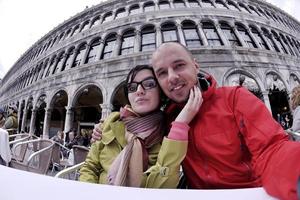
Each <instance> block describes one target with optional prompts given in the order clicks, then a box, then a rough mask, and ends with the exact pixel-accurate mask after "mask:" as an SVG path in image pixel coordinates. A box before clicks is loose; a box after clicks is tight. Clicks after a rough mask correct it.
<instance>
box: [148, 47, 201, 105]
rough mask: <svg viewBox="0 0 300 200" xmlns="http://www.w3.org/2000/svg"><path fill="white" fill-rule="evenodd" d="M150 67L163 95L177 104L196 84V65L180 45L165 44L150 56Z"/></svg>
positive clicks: (184, 98)
mask: <svg viewBox="0 0 300 200" xmlns="http://www.w3.org/2000/svg"><path fill="white" fill-rule="evenodd" d="M151 61H152V65H153V68H154V72H155V75H156V77H157V80H158V83H159V84H160V86H161V88H162V90H163V91H164V93H165V94H166V95H167V96H168V97H169V98H170V99H172V100H173V101H175V102H177V103H181V102H185V101H186V100H187V98H188V96H189V92H190V89H191V88H192V87H193V86H194V85H195V84H197V82H198V80H197V73H198V69H199V65H198V63H197V62H196V61H195V60H194V59H192V58H191V56H190V55H189V53H188V52H187V51H186V50H185V49H184V48H183V47H181V46H180V45H178V44H175V43H166V44H163V45H162V46H160V48H159V49H157V51H156V52H155V53H154V54H153V56H152V60H151Z"/></svg>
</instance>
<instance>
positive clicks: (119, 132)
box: [102, 120, 127, 148]
mask: <svg viewBox="0 0 300 200" xmlns="http://www.w3.org/2000/svg"><path fill="white" fill-rule="evenodd" d="M109 126H110V130H109V131H107V132H105V133H103V135H102V142H103V144H105V145H108V144H109V143H111V142H112V141H113V140H114V139H115V138H116V140H117V141H118V143H119V144H120V145H121V146H122V147H123V148H124V147H125V146H126V144H127V142H126V139H125V125H124V123H123V122H122V121H119V120H118V121H115V122H111V123H110V124H109Z"/></svg>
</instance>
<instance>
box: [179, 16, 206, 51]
mask: <svg viewBox="0 0 300 200" xmlns="http://www.w3.org/2000/svg"><path fill="white" fill-rule="evenodd" d="M182 30H183V34H184V37H185V42H186V46H187V47H189V48H195V47H200V46H202V45H203V43H202V41H201V40H200V37H199V34H198V30H197V26H196V25H195V24H194V23H192V22H189V21H188V22H183V23H182Z"/></svg>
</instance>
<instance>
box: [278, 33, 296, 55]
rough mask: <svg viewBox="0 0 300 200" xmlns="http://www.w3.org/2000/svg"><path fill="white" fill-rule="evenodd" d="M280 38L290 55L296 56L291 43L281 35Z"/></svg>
mask: <svg viewBox="0 0 300 200" xmlns="http://www.w3.org/2000/svg"><path fill="white" fill-rule="evenodd" d="M280 38H281V40H282V42H283V44H285V46H286V47H287V49H286V50H287V51H288V52H289V54H291V55H292V56H295V54H294V52H293V50H292V47H291V44H290V43H289V41H288V40H287V39H286V38H285V37H284V36H283V35H282V34H280Z"/></svg>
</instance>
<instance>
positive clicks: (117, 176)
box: [107, 106, 163, 187]
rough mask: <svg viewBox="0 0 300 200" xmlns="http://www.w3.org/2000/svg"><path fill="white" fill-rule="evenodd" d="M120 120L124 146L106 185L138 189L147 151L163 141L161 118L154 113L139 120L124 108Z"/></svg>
mask: <svg viewBox="0 0 300 200" xmlns="http://www.w3.org/2000/svg"><path fill="white" fill-rule="evenodd" d="M120 116H121V120H122V121H123V122H124V124H125V138H126V141H127V145H126V146H125V147H124V149H123V150H122V151H121V152H120V154H119V155H118V156H117V157H116V159H115V160H114V161H113V163H112V165H111V167H110V169H109V172H108V177H107V178H108V183H109V184H111V185H122V186H131V187H140V185H141V180H142V176H143V172H144V171H146V170H147V168H148V152H147V149H148V148H150V147H152V146H153V145H155V144H157V143H160V142H161V141H162V138H163V133H162V132H163V129H162V127H163V123H162V120H163V114H162V112H161V111H156V112H153V113H151V114H148V115H146V116H139V115H138V114H136V113H134V112H133V111H132V109H131V108H130V107H128V106H125V107H124V108H123V109H121V111H120Z"/></svg>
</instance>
